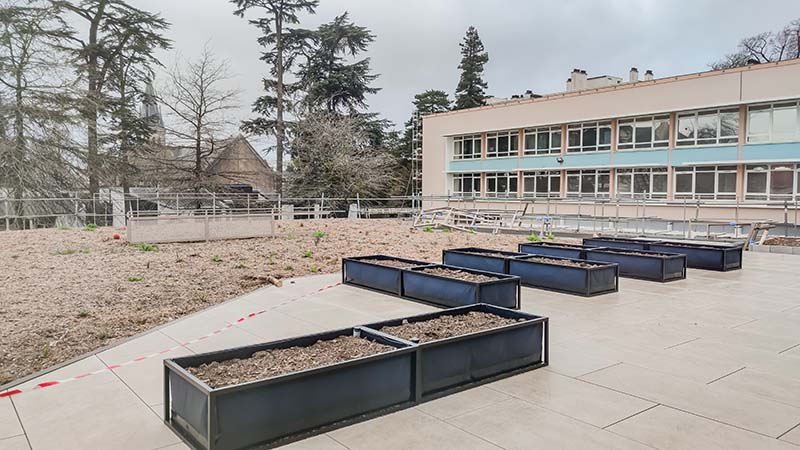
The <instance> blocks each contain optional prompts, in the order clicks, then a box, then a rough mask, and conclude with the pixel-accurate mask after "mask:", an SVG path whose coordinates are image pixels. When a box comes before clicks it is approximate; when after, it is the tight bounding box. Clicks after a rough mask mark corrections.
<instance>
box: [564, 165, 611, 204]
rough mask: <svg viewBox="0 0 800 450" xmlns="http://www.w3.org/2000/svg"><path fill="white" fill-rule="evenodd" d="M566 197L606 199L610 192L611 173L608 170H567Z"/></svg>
mask: <svg viewBox="0 0 800 450" xmlns="http://www.w3.org/2000/svg"><path fill="white" fill-rule="evenodd" d="M566 175H567V176H566V183H567V197H593V198H607V197H609V195H610V191H611V171H610V170H608V169H583V170H568V171H567V174H566Z"/></svg>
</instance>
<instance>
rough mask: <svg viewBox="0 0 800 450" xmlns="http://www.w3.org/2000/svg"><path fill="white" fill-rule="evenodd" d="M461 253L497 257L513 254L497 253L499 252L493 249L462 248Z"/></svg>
mask: <svg viewBox="0 0 800 450" xmlns="http://www.w3.org/2000/svg"><path fill="white" fill-rule="evenodd" d="M461 253H467V254H470V255H480V256H494V257H496V258H508V257H509V256H511V255H506V254H504V253H497V252H492V251H488V252H479V251H467V250H462V251H461Z"/></svg>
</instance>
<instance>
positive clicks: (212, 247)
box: [0, 219, 519, 384]
mask: <svg viewBox="0 0 800 450" xmlns="http://www.w3.org/2000/svg"><path fill="white" fill-rule="evenodd" d="M315 231H322V232H324V233H325V236H324V237H323V238H322V239H321V240H320V241H319V243H318V244H315V239H314V232H315ZM114 233H119V234H121V235H122V236H123V238H124V236H125V230H124V229H112V228H100V229H98V230H96V231H82V230H57V229H48V230H28V231H9V232H0V261H2V266H0V267H1V268H0V286H2V287H0V384H4V383H8V382H10V381H13V380H15V379H18V378H21V377H23V376H25V375H28V374H31V373H34V372H36V371H39V370H41V369H44V368H46V367H49V366H52V365H54V364H57V363H60V362H63V361H66V360H69V359H71V358H74V357H75V356H78V355H82V354H84V353H86V352H89V351H92V350H96V349H98V348H101V347H103V346H106V345H109V344H113V343H115V342H119V341H120V340H122V339H124V338H126V337H129V336H133V335H135V334H137V333H141V332H143V331H146V330H149V329H151V328H153V327H155V326H158V325H162V324H164V323H167V322H170V321H172V320H175V319H177V318H179V317H182V316H185V315H187V314H191V313H193V312H196V311H200V310H203V309H205V308H208V307H209V306H213V305H215V304H218V303H221V302H223V301H225V300H228V299H230V298H232V297H236V296H238V295H241V294H244V293H247V292H249V291H252V290H253V289H256V288H259V287H261V286H264V285H266V284H268V282H269V279H270V278H274V279H285V278H290V277H299V276H306V275H315V274H320V273H334V272H338V271H339V270H340V269H341V258H342V257H348V256H368V255H375V254H386V255H394V256H397V257H400V258H409V259H415V260H422V261H438V260H439V259H440V258H441V255H442V250H443V249H445V248H461V247H490V248H497V249H502V250H514V249H516V244H517V242H518V241H519V237H518V236H515V235H491V234H470V233H426V232H423V231H420V230H413V229H411V222H410V221H400V220H397V219H370V220H367V219H363V220H347V219H322V220H295V221H278V222H277V223H276V237H272V238H258V239H244V240H229V241H216V242H195V243H183V244H163V245H158V250H157V251H145V250H143V249H141V248H137V247H134V246H131V245H129V244H128V243H127V242H125V241H124V239H123V240H119V241H116V240H113V239H112V235H113V234H114ZM150 250H152V249H150ZM286 287H288V286H287V285H286V284H284V288H282V289H285V288H286ZM300 294H302V293H298V295H300ZM197 331H198V334H204V333H206V332H209V331H211V330H197ZM116 362H118V361H113V362H112V363H116Z"/></svg>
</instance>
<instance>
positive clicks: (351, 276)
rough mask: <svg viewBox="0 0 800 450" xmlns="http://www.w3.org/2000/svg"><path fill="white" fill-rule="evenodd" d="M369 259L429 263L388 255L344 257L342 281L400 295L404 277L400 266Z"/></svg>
mask: <svg viewBox="0 0 800 450" xmlns="http://www.w3.org/2000/svg"><path fill="white" fill-rule="evenodd" d="M367 259H381V260H397V261H402V262H406V263H409V264H414V265H415V266H424V265H429V264H430V263H428V262H423V261H416V260H413V259H405V258H395V257H394V256H387V255H372V256H359V257H353V258H343V259H342V283H344V284H355V285H358V286H362V287H366V288H370V289H375V290H378V291H382V292H389V293H391V294H395V295H400V293H401V291H402V289H401V286H400V283H402V277H401V276H400V271H401V270H402V269H400V268H398V267H388V266H382V265H380V264H375V263H370V262H365V261H364V260H367Z"/></svg>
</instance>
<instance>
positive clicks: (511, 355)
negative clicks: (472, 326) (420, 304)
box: [365, 304, 549, 401]
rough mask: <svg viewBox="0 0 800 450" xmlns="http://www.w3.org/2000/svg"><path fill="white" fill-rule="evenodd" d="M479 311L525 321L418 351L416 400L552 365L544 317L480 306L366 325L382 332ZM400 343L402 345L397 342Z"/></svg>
mask: <svg viewBox="0 0 800 450" xmlns="http://www.w3.org/2000/svg"><path fill="white" fill-rule="evenodd" d="M471 311H480V312H486V313H491V314H496V315H498V316H502V317H507V318H512V319H523V321H520V322H518V323H514V324H511V325H506V326H503V327H499V328H493V329H490V330H484V331H479V332H475V333H470V334H465V335H462V336H456V337H452V338H447V339H441V340H437V341H431V342H423V343H421V344H419V345H418V346H417V352H418V357H417V361H419V365H418V372H417V377H418V378H417V383H416V386H418V391H417V400H422V401H424V400H429V399H432V398H436V397H440V396H442V395H446V394H448V393H451V392H453V391H454V390H460V389H464V388H466V387H471V386H472V385H474V384H475V383H480V382H485V381H490V380H494V379H497V378H499V377H501V376H507V375H511V374H515V373H518V372H520V371H523V370H531V369H535V368H538V367H542V366H546V365H547V363H548V343H549V334H548V319H547V318H546V317H539V316H534V315H531V314H526V313H522V312H519V311H512V310H509V309H505V308H498V307H494V306H491V305H486V304H479V305H471V306H465V307H461V308H454V309H448V310H445V311H437V312H434V313H428V314H421V315H418V316H413V317H407V318H404V319H395V320H388V321H385V322H379V323H375V324H370V325H366V326H365V328H368V329H374V330H378V331H381V329H382V328H384V327H387V326H396V325H401V324H402V323H404V322H405V321H407V322H411V323H413V322H421V321H425V320H429V319H433V318H436V317H439V316H442V315H457V314H467V313H469V312H471ZM396 339H398V340H401V338H399V337H397V338H396Z"/></svg>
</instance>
